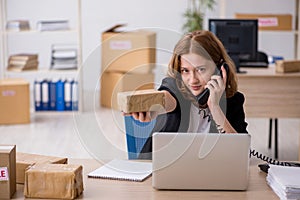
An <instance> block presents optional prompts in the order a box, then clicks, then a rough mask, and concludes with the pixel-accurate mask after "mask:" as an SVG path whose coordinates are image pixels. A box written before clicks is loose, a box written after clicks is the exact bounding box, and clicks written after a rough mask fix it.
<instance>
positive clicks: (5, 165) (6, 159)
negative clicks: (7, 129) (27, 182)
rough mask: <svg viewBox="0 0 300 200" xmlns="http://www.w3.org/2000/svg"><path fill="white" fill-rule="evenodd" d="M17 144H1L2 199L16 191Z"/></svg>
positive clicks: (0, 185)
mask: <svg viewBox="0 0 300 200" xmlns="http://www.w3.org/2000/svg"><path fill="white" fill-rule="evenodd" d="M16 187H17V186H16V146H15V145H0V199H10V198H12V196H13V195H14V193H15V192H16Z"/></svg>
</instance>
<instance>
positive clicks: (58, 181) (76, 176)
mask: <svg viewBox="0 0 300 200" xmlns="http://www.w3.org/2000/svg"><path fill="white" fill-rule="evenodd" d="M82 192H83V178H82V166H81V165H68V164H36V165H33V166H31V167H29V168H28V170H27V171H26V173H25V185H24V195H25V197H28V198H51V199H75V198H76V197H78V196H79V195H80V194H81V193H82Z"/></svg>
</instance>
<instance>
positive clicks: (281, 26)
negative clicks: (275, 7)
mask: <svg viewBox="0 0 300 200" xmlns="http://www.w3.org/2000/svg"><path fill="white" fill-rule="evenodd" d="M235 18H238V19H258V29H259V30H281V31H290V30H292V29H293V28H292V15H290V14H248V13H247V14H246V13H236V14H235Z"/></svg>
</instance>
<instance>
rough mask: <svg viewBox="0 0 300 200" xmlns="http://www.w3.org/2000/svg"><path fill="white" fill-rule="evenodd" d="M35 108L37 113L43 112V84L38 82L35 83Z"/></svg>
mask: <svg viewBox="0 0 300 200" xmlns="http://www.w3.org/2000/svg"><path fill="white" fill-rule="evenodd" d="M33 87H34V88H33V90H34V108H35V111H41V110H42V102H41V99H42V87H41V82H40V81H38V80H35V81H34V86H33Z"/></svg>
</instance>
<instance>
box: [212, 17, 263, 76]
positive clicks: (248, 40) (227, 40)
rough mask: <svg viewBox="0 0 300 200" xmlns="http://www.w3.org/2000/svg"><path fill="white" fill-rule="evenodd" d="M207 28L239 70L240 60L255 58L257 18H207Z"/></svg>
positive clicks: (253, 59)
mask: <svg viewBox="0 0 300 200" xmlns="http://www.w3.org/2000/svg"><path fill="white" fill-rule="evenodd" d="M208 24H209V30H210V31H211V32H213V33H214V34H215V35H216V36H217V37H218V38H219V39H220V40H221V41H222V43H223V45H224V46H225V48H226V50H227V53H228V54H229V56H230V57H231V59H232V60H233V61H234V62H235V65H236V67H237V72H239V67H240V62H247V61H255V60H256V59H257V52H258V49H257V43H258V42H257V41H258V20H257V19H253V20H252V19H209V23H208Z"/></svg>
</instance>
